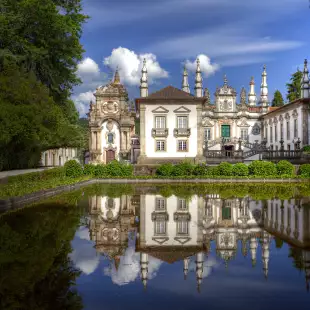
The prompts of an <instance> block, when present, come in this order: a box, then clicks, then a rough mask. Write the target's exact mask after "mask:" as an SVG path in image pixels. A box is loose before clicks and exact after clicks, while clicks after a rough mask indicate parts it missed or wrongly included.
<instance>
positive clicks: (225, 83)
mask: <svg viewBox="0 0 310 310" xmlns="http://www.w3.org/2000/svg"><path fill="white" fill-rule="evenodd" d="M224 85H227V76H226V74H225V75H224Z"/></svg>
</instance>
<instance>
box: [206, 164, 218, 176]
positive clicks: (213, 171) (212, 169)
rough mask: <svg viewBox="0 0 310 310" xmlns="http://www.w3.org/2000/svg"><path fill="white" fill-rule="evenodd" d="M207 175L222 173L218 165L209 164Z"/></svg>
mask: <svg viewBox="0 0 310 310" xmlns="http://www.w3.org/2000/svg"><path fill="white" fill-rule="evenodd" d="M206 175H207V176H210V177H215V176H219V175H220V171H219V169H218V166H208V169H207V174H206Z"/></svg>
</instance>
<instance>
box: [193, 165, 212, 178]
mask: <svg viewBox="0 0 310 310" xmlns="http://www.w3.org/2000/svg"><path fill="white" fill-rule="evenodd" d="M207 174H208V166H207V165H205V164H199V165H196V166H195V168H194V169H193V175H197V176H204V175H207Z"/></svg>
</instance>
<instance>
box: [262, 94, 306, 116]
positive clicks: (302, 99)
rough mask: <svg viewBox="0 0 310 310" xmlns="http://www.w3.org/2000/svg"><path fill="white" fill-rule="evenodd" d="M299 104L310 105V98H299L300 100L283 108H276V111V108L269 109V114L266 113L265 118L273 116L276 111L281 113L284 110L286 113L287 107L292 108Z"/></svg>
mask: <svg viewBox="0 0 310 310" xmlns="http://www.w3.org/2000/svg"><path fill="white" fill-rule="evenodd" d="M298 103H301V104H302V103H308V104H310V98H299V99H296V100H294V101H291V102H289V103H286V104H284V105H283V106H282V107H276V109H274V108H275V107H269V109H268V112H267V113H265V114H264V115H263V116H266V115H269V114H272V113H273V112H275V111H280V110H284V111H285V110H286V109H287V107H290V106H291V105H295V104H298ZM270 108H272V109H270Z"/></svg>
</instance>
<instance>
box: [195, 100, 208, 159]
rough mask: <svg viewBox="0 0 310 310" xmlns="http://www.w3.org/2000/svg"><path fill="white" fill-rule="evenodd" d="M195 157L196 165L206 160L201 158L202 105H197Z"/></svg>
mask: <svg viewBox="0 0 310 310" xmlns="http://www.w3.org/2000/svg"><path fill="white" fill-rule="evenodd" d="M196 111H197V155H196V158H195V161H196V162H197V163H199V162H204V161H206V158H205V157H204V156H203V140H204V139H203V127H202V105H201V103H200V104H197V106H196Z"/></svg>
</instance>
